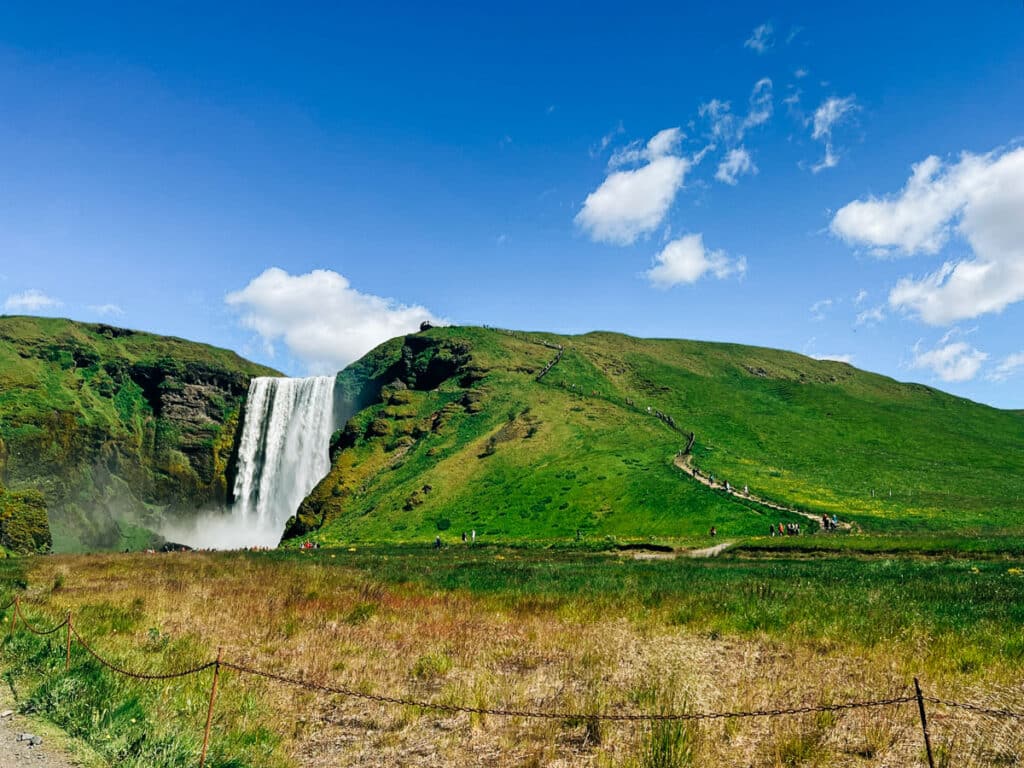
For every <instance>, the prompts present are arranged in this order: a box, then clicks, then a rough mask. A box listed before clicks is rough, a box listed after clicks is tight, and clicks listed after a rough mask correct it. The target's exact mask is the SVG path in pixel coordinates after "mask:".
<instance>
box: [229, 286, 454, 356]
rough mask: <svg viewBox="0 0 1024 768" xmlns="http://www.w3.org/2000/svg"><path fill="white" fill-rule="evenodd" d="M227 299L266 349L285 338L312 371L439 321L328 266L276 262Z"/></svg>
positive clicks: (427, 311) (424, 311) (296, 354)
mask: <svg viewBox="0 0 1024 768" xmlns="http://www.w3.org/2000/svg"><path fill="white" fill-rule="evenodd" d="M225 301H226V302H227V304H228V305H229V306H231V307H233V308H235V309H237V310H238V311H239V312H241V315H242V318H241V319H242V325H244V326H245V327H246V328H250V329H252V330H253V331H255V332H256V333H257V334H259V336H260V338H261V339H262V340H263V342H264V344H265V345H266V347H267V350H268V352H270V353H271V354H272V353H273V348H274V344H275V343H277V342H278V341H279V340H280V341H283V342H284V345H285V346H286V347H287V348H288V351H289V352H290V353H291V354H292V355H294V356H295V357H296V358H297V359H299V360H301V361H302V362H304V363H305V364H306V365H307V367H308V369H309V371H310V372H311V373H333V372H334V371H337V370H340V369H341V368H343V367H345V366H346V365H347V364H348V363H351V362H352V361H353V360H356V359H358V358H359V357H361V356H362V355H364V354H366V353H367V352H368V351H370V350H371V349H373V348H374V347H375V346H377V345H378V344H380V343H381V342H384V341H386V340H388V339H390V338H392V337H394V336H400V335H402V334H405V333H410V332H412V331H415V330H418V329H419V325H420V323H421V322H423V321H424V320H428V321H430V322H435V323H436V322H438V321H437V318H435V317H434V315H433V314H431V312H430V311H429V310H427V309H425V308H424V307H421V306H405V305H402V304H397V303H395V301H393V300H392V299H384V298H381V297H379V296H373V295H370V294H365V293H360V292H359V291H357V290H355V289H354V288H352V287H351V285H350V283H349V281H348V280H347V279H346V278H345V277H344V275H340V274H338V273H337V272H333V271H331V270H327V269H317V270H314V271H312V272H308V273H306V274H304V275H291V274H289V273H287V272H285V271H284V270H283V269H278V268H277V267H272V268H270V269H268V270H266V271H265V272H263V274H261V275H259V276H258V277H255V278H253V280H251V281H250V282H249V284H248V285H247V286H245V288H242V289H241V290H239V291H234V292H232V293H229V294H228V295H227V296H226V297H225Z"/></svg>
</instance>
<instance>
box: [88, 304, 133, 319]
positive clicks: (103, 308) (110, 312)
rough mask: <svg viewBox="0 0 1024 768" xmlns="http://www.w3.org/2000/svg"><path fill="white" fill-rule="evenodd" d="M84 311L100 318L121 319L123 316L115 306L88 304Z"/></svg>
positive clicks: (121, 311)
mask: <svg viewBox="0 0 1024 768" xmlns="http://www.w3.org/2000/svg"><path fill="white" fill-rule="evenodd" d="M86 309H88V310H89V311H90V312H92V313H94V314H97V315H99V316H100V317H121V316H122V315H123V314H124V310H123V309H121V307H119V306H118V305H117V304H90V305H89V306H88V307H86Z"/></svg>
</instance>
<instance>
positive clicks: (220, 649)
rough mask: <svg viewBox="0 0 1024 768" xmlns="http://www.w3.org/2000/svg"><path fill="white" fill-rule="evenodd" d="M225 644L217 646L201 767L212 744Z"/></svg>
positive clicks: (200, 758) (201, 767)
mask: <svg viewBox="0 0 1024 768" xmlns="http://www.w3.org/2000/svg"><path fill="white" fill-rule="evenodd" d="M223 654H224V648H223V646H221V647H218V648H217V662H216V663H215V664H214V665H213V685H212V686H211V687H210V708H209V709H207V710H206V731H205V732H204V733H203V751H202V752H201V753H200V755H199V768H203V766H204V765H206V748H207V747H208V746H209V744H210V725H211V724H212V723H213V702H214V701H215V700H216V698H217V680H218V678H219V677H220V660H221V657H222V656H223Z"/></svg>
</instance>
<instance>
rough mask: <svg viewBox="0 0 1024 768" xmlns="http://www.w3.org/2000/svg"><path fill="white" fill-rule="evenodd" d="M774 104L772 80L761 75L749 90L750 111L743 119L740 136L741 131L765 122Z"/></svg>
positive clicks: (770, 114) (741, 135)
mask: <svg viewBox="0 0 1024 768" xmlns="http://www.w3.org/2000/svg"><path fill="white" fill-rule="evenodd" d="M773 110H774V106H773V104H772V81H771V79H770V78H767V77H762V78H761V79H760V80H758V81H757V82H756V83H754V88H753V90H752V91H751V92H750V111H749V112H748V113H747V116H746V118H744V120H743V126H742V130H741V131H740V138H743V131H744V130H746V129H748V128H754V127H756V126H758V125H762V124H764V123H767V122H768V121H769V120H770V119H771V117H772V112H773Z"/></svg>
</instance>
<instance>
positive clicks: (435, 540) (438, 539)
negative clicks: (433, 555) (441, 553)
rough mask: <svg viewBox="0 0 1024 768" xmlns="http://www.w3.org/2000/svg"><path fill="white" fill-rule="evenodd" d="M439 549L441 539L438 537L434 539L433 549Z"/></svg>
mask: <svg viewBox="0 0 1024 768" xmlns="http://www.w3.org/2000/svg"><path fill="white" fill-rule="evenodd" d="M440 548H441V537H440V536H438V537H436V538H435V539H434V549H440Z"/></svg>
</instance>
